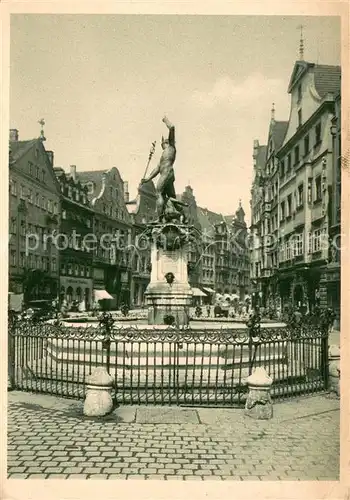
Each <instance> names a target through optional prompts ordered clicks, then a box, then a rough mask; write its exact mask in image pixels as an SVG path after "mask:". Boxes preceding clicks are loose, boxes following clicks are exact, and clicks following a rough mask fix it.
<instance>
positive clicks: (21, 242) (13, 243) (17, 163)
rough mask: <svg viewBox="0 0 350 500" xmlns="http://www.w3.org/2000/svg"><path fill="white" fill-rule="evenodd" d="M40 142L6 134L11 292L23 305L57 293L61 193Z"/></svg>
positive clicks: (14, 132)
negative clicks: (8, 141)
mask: <svg viewBox="0 0 350 500" xmlns="http://www.w3.org/2000/svg"><path fill="white" fill-rule="evenodd" d="M44 141H45V137H44V136H43V133H42V135H41V137H40V138H39V139H33V140H26V141H20V140H19V135H18V131H17V130H15V129H13V130H11V131H10V156H9V237H10V238H9V291H10V292H13V293H18V294H21V293H23V294H24V300H25V301H29V300H35V299H54V298H56V297H57V294H58V282H59V251H58V248H57V245H56V244H55V241H56V240H55V237H56V236H57V232H58V229H59V219H60V190H59V185H58V183H57V180H56V176H55V173H54V170H53V153H52V152H51V151H46V150H45V147H44V144H43V142H44Z"/></svg>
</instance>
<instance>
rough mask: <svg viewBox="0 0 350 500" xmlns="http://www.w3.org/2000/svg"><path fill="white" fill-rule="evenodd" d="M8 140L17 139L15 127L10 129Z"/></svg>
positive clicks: (15, 140) (14, 140)
mask: <svg viewBox="0 0 350 500" xmlns="http://www.w3.org/2000/svg"><path fill="white" fill-rule="evenodd" d="M10 141H11V142H17V141H18V130H17V129H16V128H11V129H10Z"/></svg>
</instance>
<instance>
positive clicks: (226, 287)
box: [197, 204, 250, 300]
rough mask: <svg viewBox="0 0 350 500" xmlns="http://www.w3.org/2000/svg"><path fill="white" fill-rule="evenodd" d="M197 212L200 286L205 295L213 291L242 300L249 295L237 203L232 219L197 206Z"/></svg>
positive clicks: (241, 215)
mask: <svg viewBox="0 0 350 500" xmlns="http://www.w3.org/2000/svg"><path fill="white" fill-rule="evenodd" d="M197 213H198V220H199V222H200V225H201V238H202V248H203V253H202V255H201V261H202V264H201V268H200V269H201V275H200V281H199V284H200V287H201V288H202V289H203V290H204V291H205V292H206V293H207V294H208V295H209V296H211V295H212V294H213V293H214V292H216V293H219V294H230V295H237V296H238V297H239V298H240V299H241V300H244V298H245V296H246V295H247V294H249V293H250V283H249V242H248V230H247V225H246V222H245V220H244V217H245V213H244V210H243V208H242V206H241V204H239V207H238V209H237V210H236V213H235V215H233V216H232V215H228V216H224V215H222V214H219V213H216V212H212V211H210V210H208V209H207V208H201V207H199V208H198V210H197Z"/></svg>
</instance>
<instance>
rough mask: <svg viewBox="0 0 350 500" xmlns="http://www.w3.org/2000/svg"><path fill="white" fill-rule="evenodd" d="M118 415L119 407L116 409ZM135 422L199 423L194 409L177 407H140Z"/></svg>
mask: <svg viewBox="0 0 350 500" xmlns="http://www.w3.org/2000/svg"><path fill="white" fill-rule="evenodd" d="M116 414H117V415H119V409H117V410H116ZM136 422H137V423H139V424H186V423H192V424H199V420H198V414H197V411H196V410H187V409H185V408H177V407H164V406H160V407H143V408H142V407H141V408H138V409H137V413H136Z"/></svg>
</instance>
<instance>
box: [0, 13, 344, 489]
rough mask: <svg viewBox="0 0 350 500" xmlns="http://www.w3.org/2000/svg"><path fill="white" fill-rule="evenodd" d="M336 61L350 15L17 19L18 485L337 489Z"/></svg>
mask: <svg viewBox="0 0 350 500" xmlns="http://www.w3.org/2000/svg"><path fill="white" fill-rule="evenodd" d="M341 52H342V33H341V17H340V16H339V15H333V16H332V15H324V16H321V15H319V16H316V15H313V16H308V15H284V16H283V15H221V14H219V15H204V14H197V15H190V14H183V15H174V14H172V15H167V14H162V15H154V14H113V13H109V14H104V13H91V14H84V13H76V14H69V13H64V14H60V13H12V14H11V15H10V25H9V123H8V124H6V125H5V126H4V130H5V129H6V133H7V144H8V152H6V156H7V159H8V161H7V163H8V165H7V167H8V168H7V170H8V203H7V206H8V213H7V214H5V213H4V214H3V217H6V219H7V221H8V249H6V251H7V252H8V253H7V255H8V262H7V272H8V281H7V292H6V291H5V290H4V294H5V293H7V327H6V334H5V335H4V337H6V340H7V395H6V398H7V443H6V445H5V447H6V449H5V451H4V458H5V456H6V472H5V475H6V476H7V479H8V480H9V481H11V480H15V479H23V480H27V479H28V480H31V479H37V480H45V482H50V481H51V480H55V479H57V480H67V481H69V480H71V479H77V480H79V479H80V480H84V481H89V480H93V479H97V480H107V481H109V480H126V482H130V481H133V480H136V479H137V480H139V483H140V480H141V481H146V483H147V484H148V483H149V482H150V481H152V480H153V481H155V480H156V481H157V480H158V481H174V480H177V482H179V481H183V482H186V483H187V482H191V481H197V482H198V481H199V482H206V483H207V482H210V481H216V483H218V482H226V481H237V482H246V481H248V482H256V483H260V482H262V481H264V482H266V481H270V482H276V481H277V482H279V481H289V482H292V481H293V482H300V481H334V482H338V481H339V480H340V444H341V439H340V403H341V394H340V359H341V355H340V353H341V349H340V340H341V330H342V328H343V327H342V328H341V324H342V314H341V307H342V305H343V304H342V300H341V256H342V252H341V250H342V240H343V238H345V236H344V234H343V233H344V229H343V226H342V223H341V215H342V214H341V205H342V193H341V187H342V183H341V181H342V171H343V172H344V167H345V168H348V155H346V154H345V153H344V147H342V144H343V142H342V133H343V134H344V127H342V88H343V89H344V82H343V84H342V73H343V67H342V56H341ZM344 140H345V139H344ZM346 140H347V141H348V140H349V136H348V135H347V138H346ZM6 182H7V181H6ZM4 265H5V264H4ZM4 331H5V330H4ZM5 391H6V389H5ZM89 482H90V481H89ZM25 484H27V482H26V483H25ZM28 484H29V482H28ZM72 484H73V483H72ZM233 486H234V485H232V487H233ZM24 488H26V486H24ZM288 488H289V491H290V492H291V495H293V488H294V486H293V484H289V487H288ZM141 489H142V487H141ZM168 489H169V488H168ZM28 498H29V497H28ZM218 498H219V497H218ZM290 498H292V496H290ZM293 498H294V497H293Z"/></svg>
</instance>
